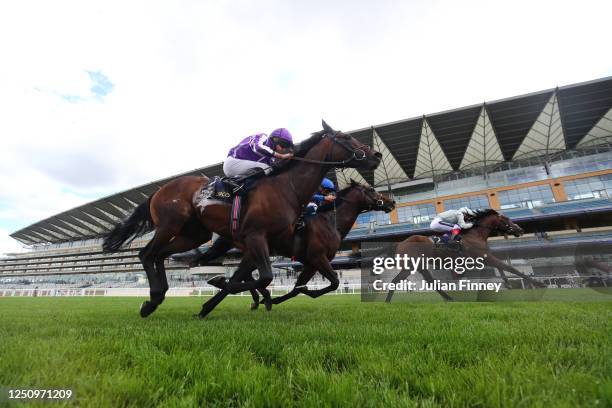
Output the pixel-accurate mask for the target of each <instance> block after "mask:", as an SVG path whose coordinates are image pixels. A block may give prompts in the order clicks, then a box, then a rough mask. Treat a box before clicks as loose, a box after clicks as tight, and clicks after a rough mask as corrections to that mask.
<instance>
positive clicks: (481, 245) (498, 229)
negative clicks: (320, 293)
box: [386, 209, 542, 302]
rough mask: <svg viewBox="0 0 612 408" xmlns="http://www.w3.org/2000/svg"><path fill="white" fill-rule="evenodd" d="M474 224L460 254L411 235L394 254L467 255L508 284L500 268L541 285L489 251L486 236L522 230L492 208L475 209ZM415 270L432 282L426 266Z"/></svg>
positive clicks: (405, 274)
mask: <svg viewBox="0 0 612 408" xmlns="http://www.w3.org/2000/svg"><path fill="white" fill-rule="evenodd" d="M473 222H474V226H473V227H472V228H470V229H469V230H467V231H465V232H464V233H462V239H461V242H462V244H461V245H462V249H463V250H462V253H460V252H458V251H457V250H450V249H447V248H445V247H442V246H438V245H436V244H434V243H433V242H432V240H431V238H429V237H426V236H422V235H413V236H411V237H410V238H408V239H406V240H404V241H402V242H400V243H399V244H398V245H397V247H396V251H395V252H396V253H397V254H399V255H400V256H404V254H406V255H407V256H408V257H411V258H418V257H421V256H425V257H429V258H448V257H450V258H457V257H460V256H461V257H466V258H467V257H470V258H479V257H482V258H484V264H485V265H489V266H492V267H494V268H497V269H498V270H499V272H500V275H501V276H502V278H503V279H504V281H505V282H506V283H508V281H507V278H506V275H505V274H504V271H508V272H511V273H513V274H515V275H517V276H520V277H521V278H523V279H525V280H526V281H527V282H529V283H530V284H531V285H532V287H535V286H538V287H541V286H542V284H540V283H539V282H536V281H534V280H533V279H531V278H530V277H529V276H527V275H525V274H523V273H521V272H520V271H519V270H517V269H516V268H515V267H513V266H512V265H508V264H506V263H504V262H502V261H501V260H499V259H498V258H497V257H496V256H494V255H493V254H492V253H491V250H490V248H489V246H488V244H487V240H488V239H489V237H490V236H492V235H494V234H497V233H501V234H510V235H514V236H516V237H520V236H521V235H523V229H522V228H521V227H519V226H518V225H516V224H515V223H513V222H512V221H511V220H510V219H509V218H508V217H506V216H505V215H502V214H499V213H498V212H497V211H495V210H492V209H486V210H479V211H477V212H476V216H475V217H474V220H473ZM418 272H420V273H421V275H423V277H424V278H425V280H426V281H427V282H429V283H432V282H433V281H434V279H433V276H432V275H431V272H430V271H429V270H428V269H426V268H421V269H420V270H419V271H418ZM410 274H411V271H408V270H406V269H402V270H401V271H400V273H399V274H398V275H397V276H396V277H395V278H393V281H392V282H393V283H397V282H399V281H401V280H403V279H406V277H408V275H410ZM437 292H438V293H439V294H440V295H441V296H442V297H443V298H444V299H446V300H452V298H451V297H450V296H449V295H448V294H447V293H445V292H444V291H442V290H437ZM393 293H394V291H393V290H390V291H389V293H388V294H387V299H386V301H387V302H391V298H392V297H393Z"/></svg>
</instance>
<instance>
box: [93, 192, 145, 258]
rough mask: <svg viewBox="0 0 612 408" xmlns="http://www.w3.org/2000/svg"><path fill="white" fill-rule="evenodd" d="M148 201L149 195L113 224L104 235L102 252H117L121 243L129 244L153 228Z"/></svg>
mask: <svg viewBox="0 0 612 408" xmlns="http://www.w3.org/2000/svg"><path fill="white" fill-rule="evenodd" d="M150 203H151V197H149V199H148V200H147V201H145V202H144V203H142V204H140V205H139V206H138V207H136V209H135V210H134V212H133V213H132V214H131V215H130V216H129V217H128V218H127V219H126V220H124V221H122V222H120V223H119V224H117V225H115V228H113V230H112V231H111V232H109V233H108V234H107V235H106V236H105V237H104V242H103V243H102V251H103V252H117V251H118V250H119V248H121V246H122V245H124V244H129V243H130V242H132V241H133V240H134V239H136V238H138V237H140V236H142V235H144V234H146V233H147V232H149V231H152V230H153V229H154V228H155V225H153V219H152V218H151V210H150V208H149V205H150Z"/></svg>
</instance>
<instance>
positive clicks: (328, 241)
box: [191, 180, 395, 309]
mask: <svg viewBox="0 0 612 408" xmlns="http://www.w3.org/2000/svg"><path fill="white" fill-rule="evenodd" d="M336 202H337V204H336V205H335V206H334V204H331V203H328V204H325V205H324V206H322V207H321V208H320V209H319V210H318V212H317V214H316V215H315V216H314V217H312V218H310V219H308V220H307V221H306V226H305V228H304V231H302V232H300V233H297V234H296V235H294V237H293V239H292V240H290V241H286V242H283V243H282V245H280V246H276V247H274V248H271V249H272V250H273V252H274V253H275V254H279V255H283V256H286V257H292V256H294V257H295V259H296V260H298V261H300V262H301V263H302V264H303V265H304V269H303V270H302V272H301V273H300V274H299V276H298V278H297V281H296V283H295V287H294V288H293V289H292V290H291V291H290V292H289V293H287V294H285V295H283V296H280V297H276V298H274V299H271V300H270V299H269V296H270V295H269V292H267V291H265V292H262V295H263V296H264V301H266V307H267V308H268V309H269V305H270V303H271V304H279V303H282V302H284V301H285V300H288V299H290V298H292V297H295V296H297V295H298V294H300V293H304V294H305V295H307V296H310V297H312V298H317V297H319V296H321V295H324V294H326V293H329V292H332V291H334V290H336V289H337V288H338V285H339V284H340V281H339V280H338V274H337V273H336V271H334V269H333V268H332V266H331V264H330V262H331V260H332V259H334V257H335V256H336V252H337V251H338V249H339V248H340V244H341V243H342V240H343V239H344V237H346V235H347V234H348V233H349V231H350V230H351V228H352V227H353V224H354V223H355V220H356V219H357V216H358V215H359V214H361V213H363V212H367V211H384V212H386V213H388V212H390V211H392V210H393V209H394V208H395V201H393V200H391V199H389V198H387V197H386V196H385V195H383V194H381V193H379V192H377V191H376V190H374V189H373V188H372V187H369V186H364V185H361V184H359V183H357V182H355V181H353V180H351V185H350V186H349V187H347V188H345V189H343V190H341V191H339V192H338V195H337V198H336ZM220 240H224V242H223V243H222V242H220ZM229 249H231V241H229V240H227V239H225V238H223V237H220V238H219V239H217V240H216V241H215V243H214V245H213V246H212V247H211V248H210V249H209V250H208V251H207V252H205V253H204V254H203V255H202V256H200V257H198V259H195V260H191V262H197V264H198V265H205V264H206V262H208V261H211V260H213V259H216V258H218V257H219V256H222V255H223V254H224V253H225V252H227V251H228V250H229ZM249 268H250V269H249ZM255 268H256V267H255V265H250V266H247V265H242V266H241V268H240V271H241V274H242V275H241V276H236V277H232V279H234V280H236V279H241V278H242V279H249V278H250V276H251V273H252V272H253V271H254V270H255ZM317 271H319V272H320V273H321V275H323V276H324V277H325V278H326V279H327V280H328V281H329V285H328V286H326V287H325V288H322V289H318V290H310V289H308V287H307V286H306V284H307V283H308V282H309V281H310V280H311V279H312V278H313V276H314V275H315V274H316V273H317ZM209 283H210V284H211V285H213V286H216V282H215V280H214V279H211V281H209ZM251 294H252V295H253V301H254V302H253V304H252V305H251V309H255V308H257V306H258V305H259V295H257V293H256V292H255V291H252V292H251ZM268 302H270V303H268Z"/></svg>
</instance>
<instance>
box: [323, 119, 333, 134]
mask: <svg viewBox="0 0 612 408" xmlns="http://www.w3.org/2000/svg"><path fill="white" fill-rule="evenodd" d="M321 125H322V126H323V130H324V131H325V133H336V131H335V130H334V129H332V127H331V126H329V125H328V124H327V123H326V122H325V121H324V120H323V119H321Z"/></svg>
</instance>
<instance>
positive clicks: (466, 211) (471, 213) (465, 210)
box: [459, 207, 476, 217]
mask: <svg viewBox="0 0 612 408" xmlns="http://www.w3.org/2000/svg"><path fill="white" fill-rule="evenodd" d="M459 211H460V212H462V213H464V214H466V215H469V216H471V217H473V216H475V215H476V211H474V210H472V209H471V208H467V207H461V208H460V209H459Z"/></svg>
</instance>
